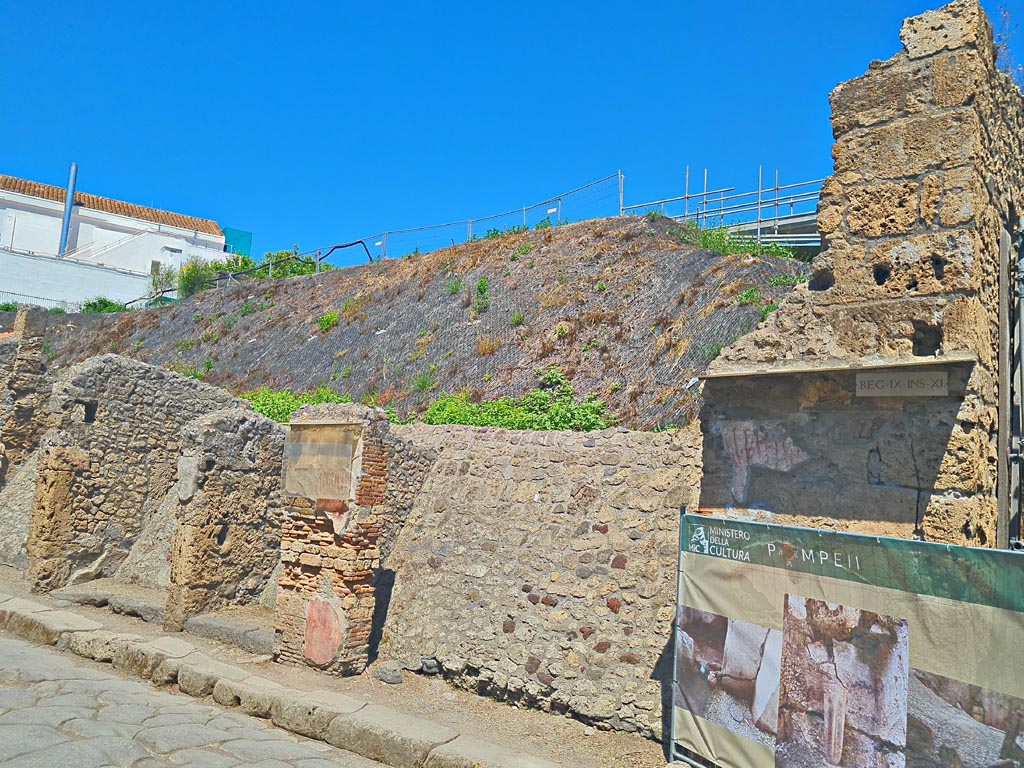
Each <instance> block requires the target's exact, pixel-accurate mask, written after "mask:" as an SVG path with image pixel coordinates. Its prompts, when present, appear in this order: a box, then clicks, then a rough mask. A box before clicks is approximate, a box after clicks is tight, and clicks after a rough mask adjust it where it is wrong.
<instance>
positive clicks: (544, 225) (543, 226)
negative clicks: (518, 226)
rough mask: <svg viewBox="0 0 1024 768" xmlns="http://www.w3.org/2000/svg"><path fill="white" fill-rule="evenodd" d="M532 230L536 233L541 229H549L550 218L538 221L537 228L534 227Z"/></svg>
mask: <svg viewBox="0 0 1024 768" xmlns="http://www.w3.org/2000/svg"><path fill="white" fill-rule="evenodd" d="M534 229H535V230H537V231H540V230H542V229H551V217H550V216H546V217H545V218H543V219H541V220H540V221H538V222H537V226H535V227H534Z"/></svg>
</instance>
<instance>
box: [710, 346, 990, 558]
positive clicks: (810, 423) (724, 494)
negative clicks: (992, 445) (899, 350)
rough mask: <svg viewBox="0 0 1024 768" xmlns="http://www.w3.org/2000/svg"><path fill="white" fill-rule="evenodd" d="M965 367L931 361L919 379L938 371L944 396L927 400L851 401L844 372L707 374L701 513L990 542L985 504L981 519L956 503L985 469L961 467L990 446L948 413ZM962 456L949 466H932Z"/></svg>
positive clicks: (852, 377) (849, 377)
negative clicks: (740, 512)
mask: <svg viewBox="0 0 1024 768" xmlns="http://www.w3.org/2000/svg"><path fill="white" fill-rule="evenodd" d="M972 367H973V364H971V363H950V364H948V365H946V366H931V367H930V368H929V371H928V375H932V376H934V374H935V371H936V370H938V371H939V372H940V374H939V375H940V376H941V372H942V371H945V372H947V374H948V394H947V393H945V392H943V393H942V394H941V395H939V396H927V397H920V396H915V397H862V396H857V395H856V394H855V392H856V387H857V373H855V372H853V371H838V372H828V373H794V374H779V375H772V376H743V377H735V378H720V379H708V380H707V381H706V382H705V388H704V399H705V403H704V407H703V409H702V411H701V428H702V431H703V433H704V449H703V451H704V474H703V478H702V481H701V496H700V509H701V510H703V511H710V512H716V511H718V512H722V511H725V510H730V509H746V510H752V511H764V512H770V513H774V515H775V519H776V521H778V522H783V521H781V520H780V519H779V517H778V516H779V515H785V516H786V520H785V521H784V522H785V523H788V524H794V525H813V524H814V523H813V521H812V520H811V519H812V518H820V517H822V516H828V517H829V518H831V519H833V520H835V521H837V522H838V523H839V525H840V526H842V527H843V528H845V529H848V530H861V531H864V532H870V533H884V534H887V535H894V536H900V537H903V538H910V537H912V536H923V537H925V538H928V539H936V538H943V537H947V536H953V537H956V536H962V538H963V539H964V540H965V541H967V542H969V543H971V544H975V545H981V546H984V545H986V544H991V543H992V541H993V539H992V536H993V535H994V526H995V518H994V509H993V510H992V517H991V520H989V519H988V518H987V517H985V515H984V514H983V513H981V514H979V513H977V512H975V513H973V514H971V513H970V512H969V511H968V510H969V509H973V510H978V509H982V510H983V509H984V508H983V506H978V505H975V506H973V507H971V506H969V505H970V504H971V502H972V501H975V500H972V499H969V498H964V497H969V496H972V495H974V494H975V493H977V490H978V488H979V487H981V486H983V485H985V484H986V483H985V481H984V479H983V477H982V476H983V475H984V474H985V473H991V472H994V471H995V470H994V465H993V466H992V467H991V468H990V467H988V466H983V463H982V462H978V461H968V460H967V458H968V457H973V456H974V455H976V452H977V447H976V446H978V445H979V444H983V443H986V442H988V441H989V436H988V429H987V428H986V426H985V425H980V424H974V423H970V422H967V421H966V420H963V419H961V418H958V416H959V414H960V411H961V406H962V404H963V400H964V392H965V389H966V387H967V383H968V379H969V377H970V374H971V370H972ZM874 373H877V374H878V376H879V377H882V376H884V375H889V374H892V373H893V372H892V371H885V372H881V371H879V372H874ZM917 373H920V372H919V371H911V372H900V374H899V375H900V376H904V375H911V376H912V375H915V374H917ZM961 453H964V455H965V460H964V461H958V462H957V463H956V465H955V469H953V471H950V470H951V466H952V465H948V466H947V468H945V469H944V468H943V467H942V462H943V458H944V457H945V456H946V455H947V454H948V455H951V456H958V455H960V454H961ZM929 507H931V509H929ZM937 510H938V512H949V514H948V515H946V516H945V519H944V520H943V519H940V517H941V516H939V515H938V514H933V513H936V511H937ZM926 513H928V514H926ZM954 520H955V521H956V522H955V526H954V525H952V523H951V521H954ZM880 524H882V525H880Z"/></svg>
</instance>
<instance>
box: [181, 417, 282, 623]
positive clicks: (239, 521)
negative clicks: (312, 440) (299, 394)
mask: <svg viewBox="0 0 1024 768" xmlns="http://www.w3.org/2000/svg"><path fill="white" fill-rule="evenodd" d="M284 437H285V428H284V427H282V426H281V425H279V424H277V423H275V422H273V421H271V420H270V419H267V418H265V417H263V416H261V415H259V414H257V413H254V412H253V411H251V410H247V409H242V408H234V409H229V410H223V411H214V412H213V413H210V414H207V415H205V416H200V417H199V418H198V419H196V420H195V421H192V422H190V423H189V424H187V425H186V426H185V427H184V429H182V431H181V456H180V457H179V458H178V461H177V469H178V481H177V484H176V485H175V487H174V488H172V489H171V491H170V493H171V494H172V495H173V496H174V497H175V499H174V501H176V502H177V504H173V505H172V506H173V509H174V512H173V517H174V518H175V519H176V524H175V525H174V529H173V534H172V537H171V548H170V556H171V563H170V590H169V592H168V596H167V610H166V619H165V626H166V627H167V628H169V629H173V630H181V629H182V627H183V626H184V622H185V620H186V619H187V618H188V617H190V616H193V615H196V614H199V613H205V612H208V611H215V610H218V609H220V608H224V607H226V606H228V605H247V604H251V603H256V602H259V601H260V600H261V598H262V595H263V592H264V589H265V588H266V587H267V582H268V580H269V579H270V577H271V574H272V572H273V571H274V568H275V566H277V564H278V562H279V559H280V548H281V508H282V501H283V500H282V498H281V461H282V453H283V448H284Z"/></svg>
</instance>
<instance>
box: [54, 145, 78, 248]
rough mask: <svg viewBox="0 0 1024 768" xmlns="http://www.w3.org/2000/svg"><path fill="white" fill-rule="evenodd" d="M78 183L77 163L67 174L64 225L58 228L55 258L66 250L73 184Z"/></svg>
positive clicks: (73, 202)
mask: <svg viewBox="0 0 1024 768" xmlns="http://www.w3.org/2000/svg"><path fill="white" fill-rule="evenodd" d="M77 182H78V163H72V164H71V170H70V171H69V172H68V188H67V190H66V192H65V193H64V223H63V224H62V225H61V228H60V245H59V247H58V248H57V256H58V257H59V256H63V255H64V252H65V251H66V250H67V249H68V235H69V234H70V232H71V209H72V208H73V207H74V205H75V184H76V183H77Z"/></svg>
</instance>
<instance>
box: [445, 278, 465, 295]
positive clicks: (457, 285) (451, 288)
mask: <svg viewBox="0 0 1024 768" xmlns="http://www.w3.org/2000/svg"><path fill="white" fill-rule="evenodd" d="M461 290H462V278H461V277H456V278H454V279H452V280H449V281H448V293H450V294H451V295H453V296H454V295H455V294H457V293H459V292H460V291H461Z"/></svg>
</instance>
